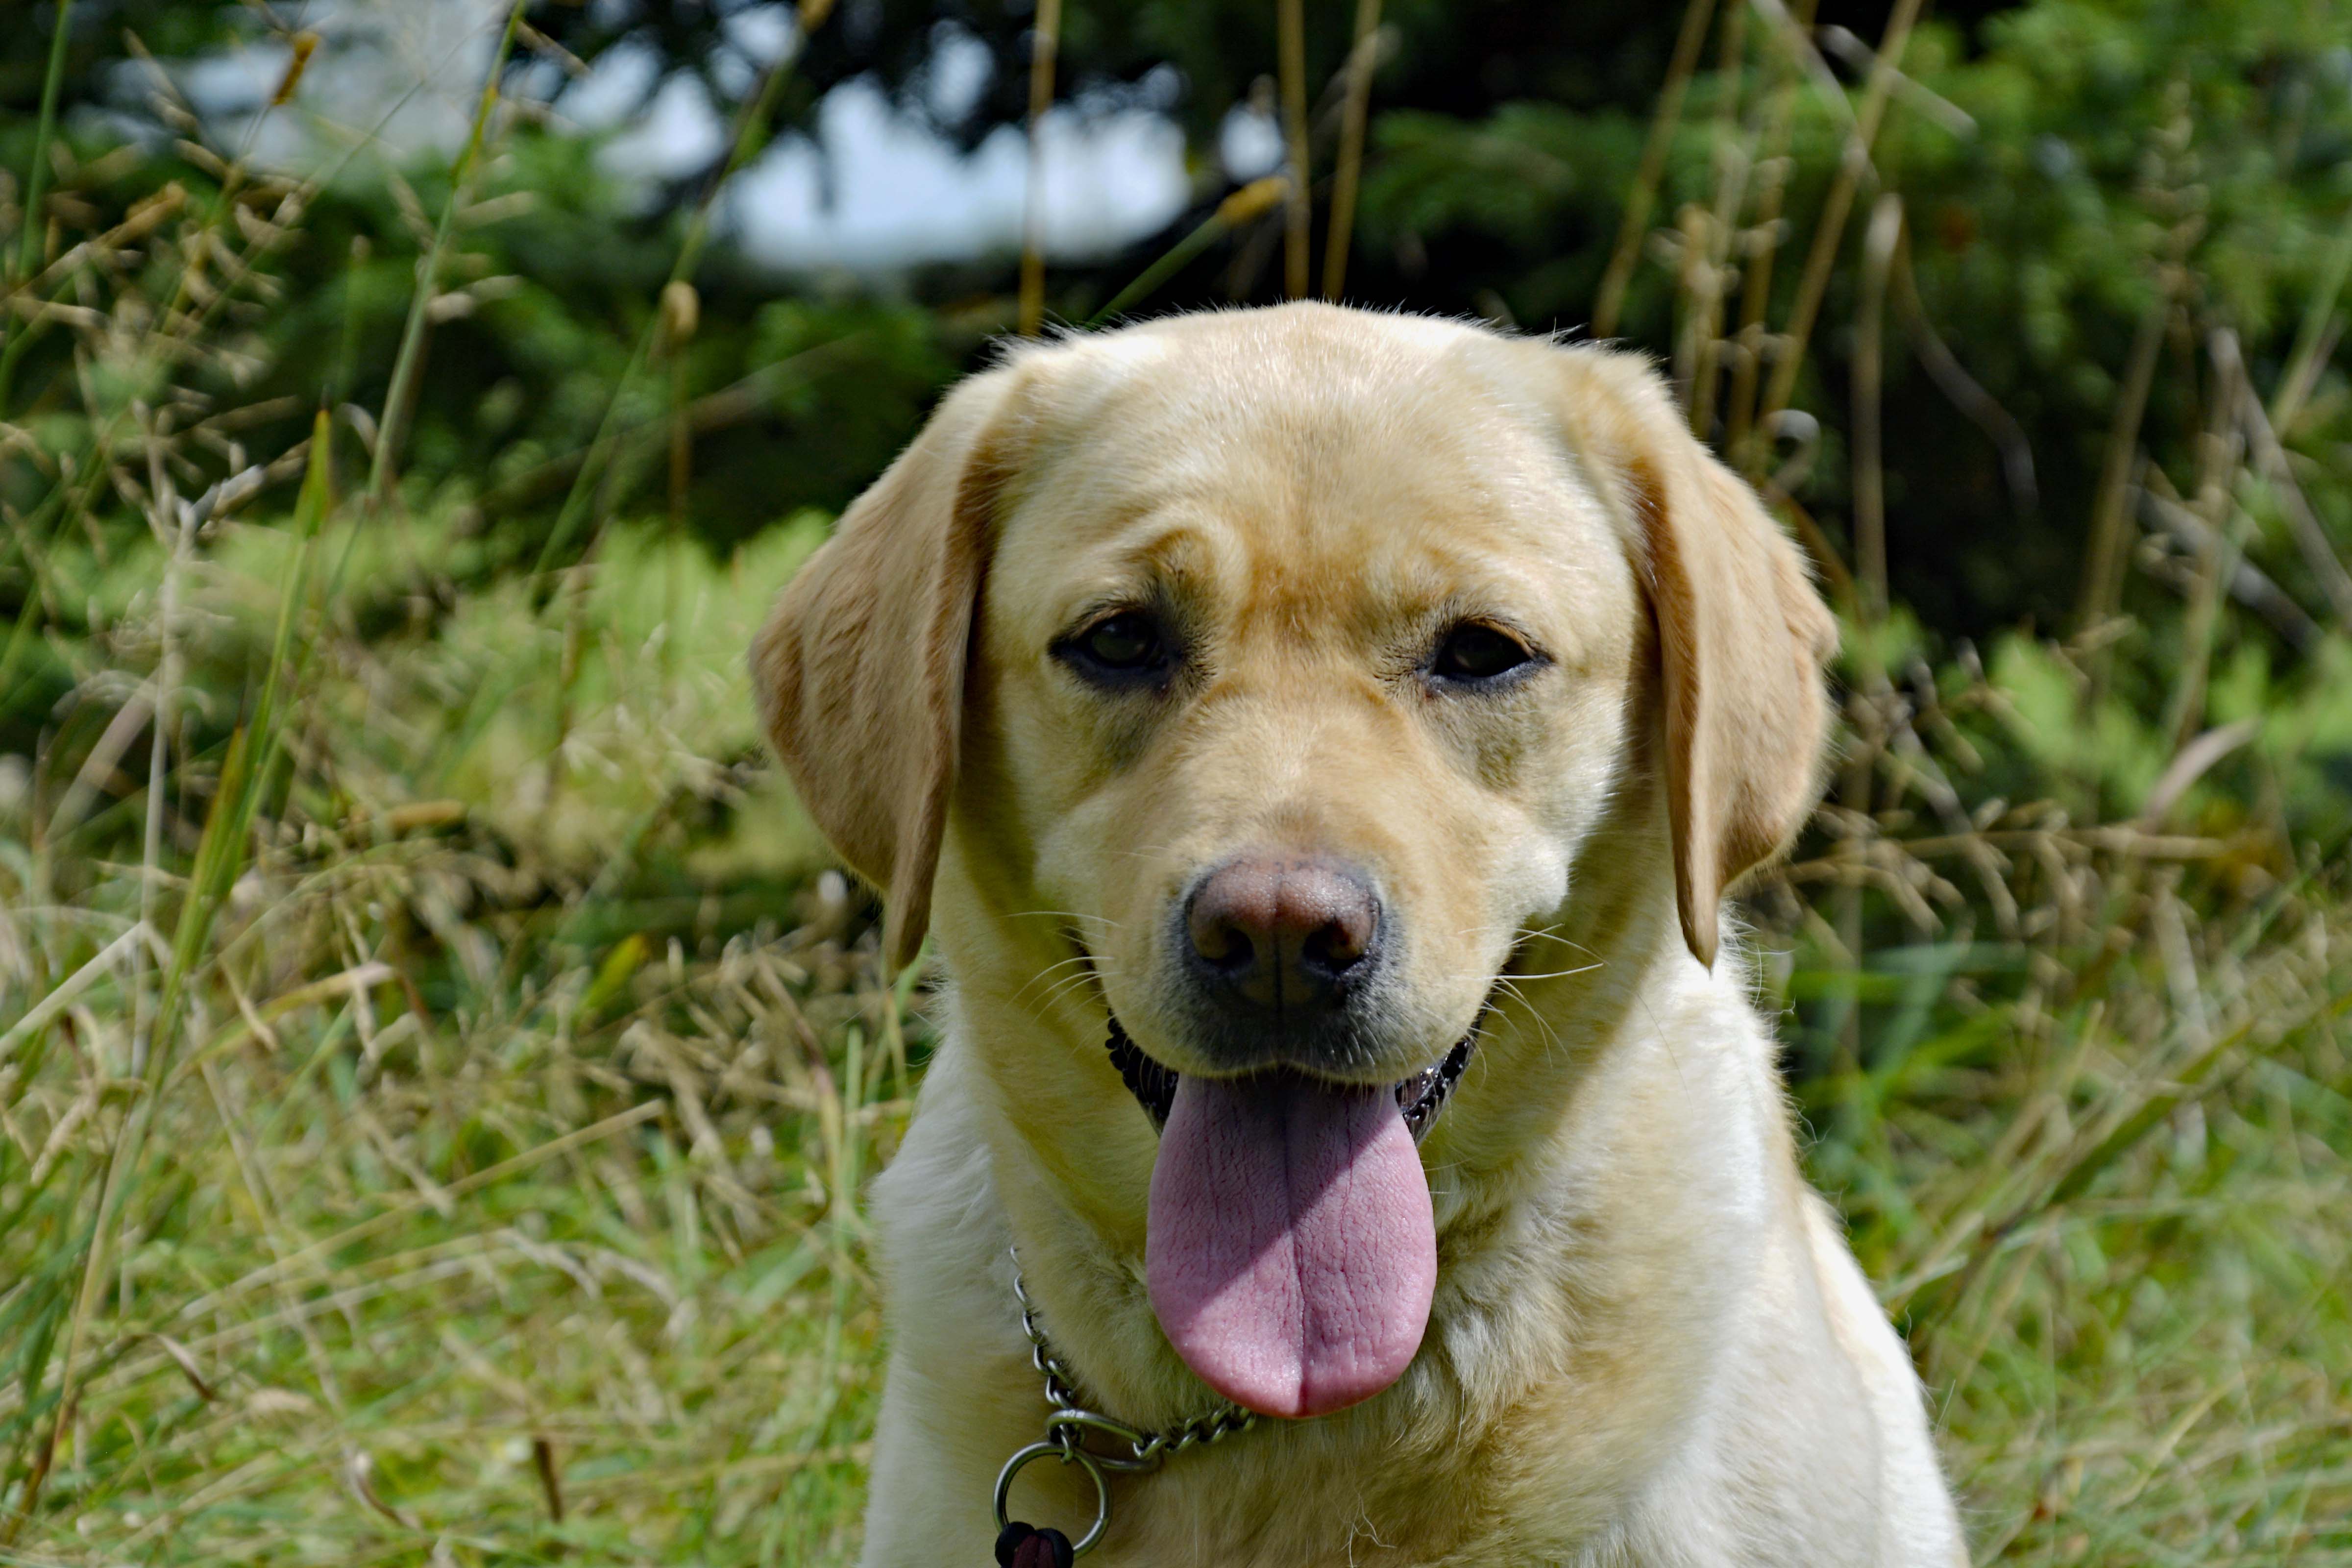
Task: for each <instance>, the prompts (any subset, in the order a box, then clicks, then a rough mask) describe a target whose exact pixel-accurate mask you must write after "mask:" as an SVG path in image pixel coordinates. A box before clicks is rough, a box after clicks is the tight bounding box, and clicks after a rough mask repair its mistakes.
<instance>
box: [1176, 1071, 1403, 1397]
mask: <svg viewBox="0 0 2352 1568" xmlns="http://www.w3.org/2000/svg"><path fill="white" fill-rule="evenodd" d="M1144 1265H1145V1275H1146V1278H1147V1279H1148V1280H1149V1282H1150V1287H1151V1310H1153V1311H1155V1312H1157V1313H1158V1314H1159V1315H1160V1328H1161V1329H1162V1330H1164V1331H1166V1332H1167V1335H1168V1339H1169V1342H1170V1343H1171V1344H1173V1345H1174V1346H1175V1347H1176V1353H1177V1354H1179V1355H1181V1356H1182V1357H1183V1358H1184V1362H1185V1364H1186V1365H1188V1366H1190V1367H1191V1368H1192V1371H1193V1372H1194V1373H1197V1374H1198V1375H1199V1377H1200V1379H1201V1381H1202V1382H1203V1383H1205V1384H1208V1385H1209V1386H1210V1387H1211V1388H1213V1389H1215V1390H1216V1391H1217V1392H1218V1393H1219V1394H1223V1395H1224V1396H1225V1397H1226V1398H1227V1399H1230V1400H1232V1401H1233V1402H1234V1404H1236V1405H1243V1406H1244V1407H1245V1408H1247V1409H1251V1410H1255V1411H1258V1412H1260V1413H1261V1414H1263V1415H1289V1416H1302V1415H1323V1414H1325V1413H1326V1412H1328V1411H1333V1410H1338V1409H1340V1408H1342V1407H1343V1406H1346V1405H1353V1404H1355V1403H1356V1402H1357V1401H1358V1400H1360V1399H1369V1398H1370V1397H1371V1396H1372V1395H1373V1394H1378V1393H1379V1392H1380V1391H1381V1389H1383V1388H1386V1387H1387V1386H1388V1385H1389V1384H1391V1383H1394V1382H1395V1381H1396V1380H1397V1379H1398V1378H1399V1377H1400V1376H1402V1374H1403V1373H1404V1369H1405V1367H1406V1365H1407V1363H1410V1362H1411V1361H1412V1356H1413V1352H1415V1351H1416V1350H1418V1349H1420V1348H1421V1334H1422V1331H1423V1329H1424V1328H1426V1327H1427V1326H1428V1323H1429V1299H1430V1293H1431V1292H1432V1291H1433V1289H1436V1285H1437V1235H1436V1229H1435V1226H1434V1225H1433V1222H1432V1220H1431V1218H1430V1208H1429V1183H1428V1182H1427V1180H1426V1179H1424V1178H1423V1175H1422V1173H1421V1157H1420V1155H1419V1154H1417V1153H1416V1152H1414V1151H1413V1146H1412V1134H1411V1133H1410V1132H1409V1131H1406V1129H1405V1124H1404V1118H1403V1117H1402V1116H1401V1115H1399V1114H1398V1112H1397V1105H1396V1097H1395V1095H1394V1094H1392V1093H1391V1091H1389V1090H1387V1089H1341V1088H1338V1087H1335V1086H1333V1085H1329V1084H1323V1083H1317V1082H1314V1081H1312V1080H1310V1079H1304V1078H1301V1077H1298V1076H1297V1075H1296V1074H1292V1073H1275V1074H1268V1075H1265V1076H1262V1077H1258V1078H1252V1079H1203V1078H1194V1077H1192V1075H1191V1074H1189V1073H1188V1074H1186V1075H1185V1077H1184V1078H1183V1079H1181V1080H1180V1081H1179V1082H1178V1084H1177V1086H1176V1103H1175V1105H1174V1106H1173V1107H1172V1108H1171V1110H1170V1111H1169V1113H1168V1127H1167V1130H1166V1131H1164V1132H1162V1133H1161V1134H1160V1157H1159V1162H1158V1163H1156V1164H1154V1165H1153V1166H1152V1168H1151V1216H1150V1230H1149V1231H1148V1233H1147V1235H1146V1238H1145V1245H1144Z"/></svg>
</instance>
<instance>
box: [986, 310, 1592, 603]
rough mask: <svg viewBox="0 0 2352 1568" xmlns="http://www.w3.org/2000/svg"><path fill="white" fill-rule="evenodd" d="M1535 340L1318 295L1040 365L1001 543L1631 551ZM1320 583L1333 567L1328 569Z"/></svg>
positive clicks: (1525, 554) (1141, 548)
mask: <svg viewBox="0 0 2352 1568" xmlns="http://www.w3.org/2000/svg"><path fill="white" fill-rule="evenodd" d="M1542 352H1543V351H1541V350H1539V349H1537V348H1535V346H1534V345H1528V344H1524V343H1515V342H1508V341H1507V340H1503V339H1500V338H1497V337H1496V336H1495V335H1494V334H1491V333H1488V332H1486V331H1480V330H1477V329H1475V328H1471V327H1466V326H1463V325H1461V324H1458V323H1454V322H1446V321H1432V320H1427V319H1423V318H1415V317H1407V316H1377V315H1371V314H1368V313H1365V312H1360V311H1345V310H1335V309H1332V308H1329V307H1324V306H1302V307H1290V308H1286V309H1284V310H1257V311H1249V312H1226V313H1219V314H1209V315H1203V316H1193V317H1185V318H1180V319H1177V320H1175V321H1171V322H1168V323H1165V324H1155V325H1154V326H1151V327H1148V328H1140V329H1133V330H1130V331H1124V332H1118V333H1112V334H1107V335H1104V336H1101V337H1096V338H1090V339H1084V340H1079V341H1077V342H1073V343H1070V344H1067V345H1066V346H1063V347H1061V348H1058V349H1055V350H1049V351H1045V353H1040V354H1039V355H1038V356H1037V359H1036V363H1035V364H1034V374H1033V376H1032V379H1031V382H1030V396H1029V400H1028V401H1029V407H1028V409H1027V410H1026V415H1025V423H1026V426H1027V429H1026V435H1027V439H1026V441H1025V442H1024V447H1025V457H1024V462H1023V464H1022V469H1023V472H1022V474H1021V476H1020V478H1019V480H1018V481H1017V483H1016V485H1015V487H1014V489H1015V493H1016V496H1017V500H1016V503H1015V505H1014V506H1013V509H1012V511H1013V515H1012V517H1011V518H1010V519H1009V520H1008V523H1009V531H1010V533H1011V534H1012V535H1013V539H1011V540H1010V541H1009V542H1011V543H1012V544H1013V547H1014V548H1016V549H1018V550H1021V551H1022V552H1024V553H1026V552H1028V551H1030V550H1036V551H1039V552H1051V553H1052V554H1054V555H1055V556H1057V557H1058V558H1059V559H1061V560H1062V561H1063V562H1064V563H1065V564H1066V565H1067V566H1070V567H1073V568H1085V567H1101V566H1104V565H1105V564H1106V563H1107V561H1106V558H1108V557H1111V556H1121V555H1123V556H1126V557H1129V558H1134V559H1142V558H1146V557H1150V558H1154V563H1166V561H1167V560H1168V559H1169V558H1171V557H1172V556H1174V555H1178V554H1187V553H1189V554H1190V555H1191V556H1192V560H1193V563H1194V564H1195V565H1199V566H1207V565H1208V564H1210V563H1209V562H1208V561H1207V560H1205V559H1204V557H1206V556H1209V555H1214V554H1217V553H1219V552H1220V551H1222V552H1223V553H1224V554H1226V555H1228V556H1232V555H1235V554H1238V555H1240V556H1244V557H1248V558H1249V559H1248V560H1247V561H1246V562H1244V561H1240V560H1234V561H1230V562H1229V564H1231V565H1234V566H1236V567H1243V566H1245V567H1246V569H1248V570H1250V571H1252V572H1262V571H1263V570H1265V565H1266V562H1267V561H1268V560H1269V559H1270V560H1272V561H1276V562H1280V563H1306V562H1308V561H1312V560H1314V559H1317V558H1318V557H1320V558H1326V559H1328V558H1329V557H1331V556H1332V555H1334V554H1335V553H1337V554H1339V555H1342V556H1346V557H1350V558H1358V559H1360V560H1361V561H1362V563H1364V564H1367V565H1369V564H1372V563H1374V560H1375V558H1381V557H1386V558H1389V559H1391V560H1395V559H1402V558H1406V557H1415V558H1421V559H1424V560H1427V559H1432V558H1434V559H1438V560H1442V561H1444V562H1446V563H1449V564H1451V565H1453V566H1454V567H1457V568H1465V569H1468V568H1473V567H1475V565H1476V563H1479V562H1480V561H1481V560H1482V559H1484V560H1486V561H1487V562H1489V563H1502V562H1504V561H1519V562H1525V561H1528V560H1529V559H1530V558H1538V559H1544V560H1548V561H1550V562H1552V563H1559V564H1569V563H1572V562H1573V561H1574V560H1575V559H1576V558H1578V557H1580V556H1591V555H1606V556H1611V557H1618V556H1622V550H1621V549H1619V548H1618V547H1617V542H1615V541H1614V538H1613V530H1612V526H1611V524H1610V521H1609V519H1608V516H1607V513H1606V510H1605V509H1604V508H1603V507H1602V506H1601V504H1600V503H1599V501H1598V500H1597V498H1596V497H1595V495H1594V493H1593V490H1592V489H1591V486H1590V485H1588V484H1587V483H1586V482H1585V481H1584V480H1583V479H1582V478H1581V477H1580V475H1579V474H1578V473H1577V471H1576V468H1575V465H1574V463H1573V461H1572V459H1571V458H1570V451H1569V448H1568V447H1567V445H1566V443H1564V442H1563V441H1562V440H1561V439H1560V438H1559V435H1558V433H1557V430H1556V429H1555V428H1554V424H1555V420H1556V415H1555V414H1554V413H1553V412H1552V410H1551V409H1550V408H1549V406H1548V405H1547V404H1546V402H1545V396H1546V395H1547V393H1548V392H1549V388H1548V387H1545V386H1541V385H1536V384H1530V383H1531V382H1534V381H1536V380H1538V379H1539V377H1540V374H1541V370H1542V363H1541V361H1540V359H1539V358H1538V357H1537V356H1538V355H1539V354H1540V353H1542ZM1327 580H1328V579H1327Z"/></svg>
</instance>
